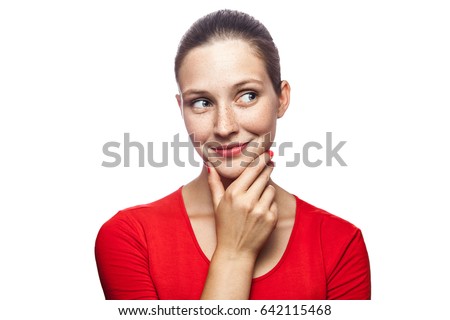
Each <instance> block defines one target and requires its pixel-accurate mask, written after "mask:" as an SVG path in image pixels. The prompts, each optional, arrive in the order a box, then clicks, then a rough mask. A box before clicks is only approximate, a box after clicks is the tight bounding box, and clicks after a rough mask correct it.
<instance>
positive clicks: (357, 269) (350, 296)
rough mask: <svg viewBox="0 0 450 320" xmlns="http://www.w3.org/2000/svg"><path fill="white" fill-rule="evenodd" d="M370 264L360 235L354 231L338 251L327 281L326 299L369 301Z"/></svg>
mask: <svg viewBox="0 0 450 320" xmlns="http://www.w3.org/2000/svg"><path fill="white" fill-rule="evenodd" d="M370 298H371V282H370V264H369V256H368V254H367V249H366V245H365V243H364V239H363V236H362V233H361V231H360V230H359V229H356V230H355V232H354V233H353V235H352V237H350V239H349V241H348V242H346V243H344V245H343V246H341V250H339V255H338V256H337V258H336V260H335V263H334V264H333V268H332V269H331V272H330V273H329V275H328V279H327V299H331V300H335V299H338V300H369V299H370Z"/></svg>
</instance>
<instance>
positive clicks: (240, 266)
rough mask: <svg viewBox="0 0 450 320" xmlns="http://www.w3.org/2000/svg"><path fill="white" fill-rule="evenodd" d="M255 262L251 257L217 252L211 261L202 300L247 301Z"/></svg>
mask: <svg viewBox="0 0 450 320" xmlns="http://www.w3.org/2000/svg"><path fill="white" fill-rule="evenodd" d="M255 260H256V258H255V257H252V256H251V255H246V254H235V253H225V252H217V251H216V252H215V253H214V255H213V257H212V259H211V264H210V266H209V270H208V276H207V278H206V282H205V286H204V288H203V292H202V296H201V299H203V300H208V299H214V300H247V299H248V298H249V296H250V289H251V284H252V278H253V270H254V267H255Z"/></svg>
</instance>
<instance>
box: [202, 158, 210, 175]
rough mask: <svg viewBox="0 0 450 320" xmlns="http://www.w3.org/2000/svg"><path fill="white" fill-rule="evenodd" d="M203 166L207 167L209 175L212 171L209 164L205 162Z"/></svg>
mask: <svg viewBox="0 0 450 320" xmlns="http://www.w3.org/2000/svg"><path fill="white" fill-rule="evenodd" d="M203 164H204V165H205V167H206V170H208V173H209V172H210V171H211V170H210V169H209V165H208V162H206V161H204V162H203Z"/></svg>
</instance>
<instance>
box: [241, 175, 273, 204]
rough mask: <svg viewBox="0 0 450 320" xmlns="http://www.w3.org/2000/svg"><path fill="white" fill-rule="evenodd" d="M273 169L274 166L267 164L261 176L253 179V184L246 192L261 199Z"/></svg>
mask: <svg viewBox="0 0 450 320" xmlns="http://www.w3.org/2000/svg"><path fill="white" fill-rule="evenodd" d="M272 171H273V167H271V166H266V167H265V168H264V169H263V171H262V172H261V173H260V174H259V176H258V177H256V179H255V181H253V184H252V185H251V186H250V188H248V190H247V192H246V194H247V195H248V196H250V197H253V198H254V199H259V198H260V197H261V196H262V193H263V192H264V190H265V189H266V187H267V183H268V182H269V179H270V174H271V173H272ZM267 207H268V206H267Z"/></svg>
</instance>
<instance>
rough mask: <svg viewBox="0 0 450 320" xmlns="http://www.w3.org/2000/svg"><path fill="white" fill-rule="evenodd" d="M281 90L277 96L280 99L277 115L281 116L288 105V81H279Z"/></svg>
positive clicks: (289, 87) (289, 90)
mask: <svg viewBox="0 0 450 320" xmlns="http://www.w3.org/2000/svg"><path fill="white" fill-rule="evenodd" d="M280 86H281V92H280V94H279V96H278V99H279V101H280V105H279V107H278V110H277V117H278V118H281V117H282V116H283V115H284V113H285V112H286V110H287V108H288V107H289V103H290V99H291V86H290V85H289V82H287V81H286V80H283V81H281V84H280Z"/></svg>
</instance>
